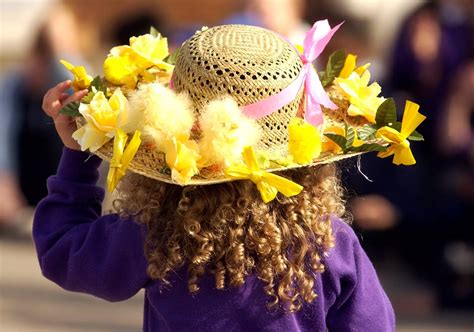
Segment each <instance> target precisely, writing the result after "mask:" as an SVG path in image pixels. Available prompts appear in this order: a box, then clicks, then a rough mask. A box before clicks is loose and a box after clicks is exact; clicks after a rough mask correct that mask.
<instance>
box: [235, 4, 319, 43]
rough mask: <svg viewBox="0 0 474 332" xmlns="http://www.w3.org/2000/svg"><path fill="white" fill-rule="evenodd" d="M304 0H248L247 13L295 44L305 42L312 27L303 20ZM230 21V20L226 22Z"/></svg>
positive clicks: (261, 24)
mask: <svg viewBox="0 0 474 332" xmlns="http://www.w3.org/2000/svg"><path fill="white" fill-rule="evenodd" d="M304 12H305V1H304V0H246V1H245V13H246V15H247V16H248V17H250V18H253V19H254V20H255V21H256V22H258V24H259V25H260V26H262V27H265V28H267V29H269V30H272V31H275V32H277V33H279V34H281V35H283V36H285V37H286V38H288V39H289V40H290V41H291V42H292V43H293V44H300V45H302V44H303V40H304V36H305V33H306V32H307V31H308V30H309V29H310V28H311V27H310V25H309V24H308V23H307V22H305V21H304V20H303V13H304ZM226 23H228V22H226Z"/></svg>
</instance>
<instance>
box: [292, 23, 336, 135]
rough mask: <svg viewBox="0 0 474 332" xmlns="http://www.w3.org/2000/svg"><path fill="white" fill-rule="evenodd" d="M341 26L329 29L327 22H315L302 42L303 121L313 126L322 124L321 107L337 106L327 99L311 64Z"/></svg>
mask: <svg viewBox="0 0 474 332" xmlns="http://www.w3.org/2000/svg"><path fill="white" fill-rule="evenodd" d="M341 25H342V23H340V24H339V25H336V26H335V27H334V28H332V29H331V27H330V26H329V22H328V20H324V21H317V22H316V23H314V25H313V27H312V28H311V29H310V30H309V31H308V32H307V33H306V36H305V38H304V42H303V52H302V54H301V55H300V58H301V61H303V72H304V75H305V78H304V89H305V94H306V105H305V106H306V108H305V120H306V121H308V122H309V123H311V124H312V125H314V126H317V125H320V124H322V123H323V115H322V112H321V105H323V106H324V107H326V108H329V109H336V108H337V106H336V105H335V104H334V103H333V102H332V101H331V99H329V97H328V95H327V93H326V91H325V90H324V88H323V85H322V84H321V81H320V80H319V76H318V74H317V73H316V71H315V70H314V67H313V64H312V62H313V61H315V60H316V59H317V58H318V56H319V55H320V54H321V53H322V52H323V50H324V48H325V47H326V45H327V44H328V43H329V41H330V40H331V38H332V36H333V35H334V33H335V32H336V31H337V30H338V29H339V27H340V26H341Z"/></svg>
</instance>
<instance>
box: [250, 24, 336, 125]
mask: <svg viewBox="0 0 474 332" xmlns="http://www.w3.org/2000/svg"><path fill="white" fill-rule="evenodd" d="M341 24H342V23H341ZM341 24H339V25H337V26H335V27H334V28H332V29H331V27H330V25H329V22H328V21H327V20H323V21H317V22H316V23H314V25H313V27H312V28H311V29H310V30H309V31H308V32H307V33H306V36H305V39H304V45H303V52H302V53H301V54H299V56H300V58H301V61H302V62H303V68H302V69H301V72H300V74H299V75H298V77H297V78H296V79H295V80H294V81H293V82H292V83H291V84H290V85H288V86H287V87H286V88H285V89H283V90H282V91H280V92H279V93H277V94H275V95H272V96H270V97H267V98H266V99H263V100H260V101H258V102H256V103H253V104H250V105H246V106H243V107H242V110H243V113H244V114H245V115H247V116H248V117H250V118H252V119H260V118H263V117H264V116H267V115H269V114H272V113H273V112H276V111H277V110H279V109H280V108H282V107H283V106H285V105H288V104H289V103H290V102H292V101H293V100H294V99H295V98H296V96H297V94H298V92H299V91H300V89H301V87H302V86H303V84H304V95H305V96H304V98H305V113H304V114H305V120H306V121H308V122H309V123H311V124H312V125H314V126H318V125H320V124H322V123H323V114H322V111H321V105H323V106H324V107H326V108H329V109H336V108H337V106H336V105H335V104H334V103H333V102H332V101H331V99H329V97H328V95H327V93H326V91H325V90H324V87H323V85H322V84H321V81H320V80H319V76H318V74H317V73H316V70H315V69H314V67H313V65H312V62H313V61H315V60H316V58H317V57H318V56H319V55H320V54H321V52H322V51H323V50H324V48H325V47H326V45H327V44H328V43H329V41H330V40H331V38H332V36H333V35H334V33H335V32H336V31H337V29H339V27H340V26H341ZM295 51H296V52H298V50H297V49H296V48H295ZM298 53H299V52H298Z"/></svg>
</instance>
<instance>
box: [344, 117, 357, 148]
mask: <svg viewBox="0 0 474 332" xmlns="http://www.w3.org/2000/svg"><path fill="white" fill-rule="evenodd" d="M354 138H355V132H354V128H353V127H352V126H349V125H347V123H346V146H345V147H344V152H346V151H347V150H349V149H350V148H351V147H352V144H353V143H354Z"/></svg>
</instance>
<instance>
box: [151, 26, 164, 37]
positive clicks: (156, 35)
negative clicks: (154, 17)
mask: <svg viewBox="0 0 474 332" xmlns="http://www.w3.org/2000/svg"><path fill="white" fill-rule="evenodd" d="M150 35H152V36H153V37H155V38H158V37H161V33H160V32H159V31H158V30H156V28H155V27H154V26H151V27H150Z"/></svg>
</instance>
